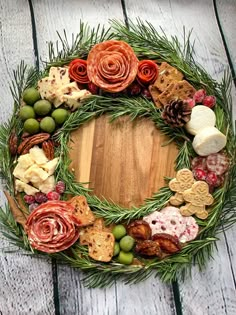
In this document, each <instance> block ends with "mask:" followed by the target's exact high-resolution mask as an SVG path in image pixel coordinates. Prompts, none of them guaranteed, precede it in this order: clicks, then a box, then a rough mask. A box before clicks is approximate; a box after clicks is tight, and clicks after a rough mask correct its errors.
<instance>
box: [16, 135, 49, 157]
mask: <svg viewBox="0 0 236 315" xmlns="http://www.w3.org/2000/svg"><path fill="white" fill-rule="evenodd" d="M49 138H50V134H49V133H46V132H41V133H38V134H36V135H33V136H31V137H27V138H25V139H24V140H23V141H22V142H21V144H20V145H19V147H18V149H17V153H18V154H26V153H29V150H30V149H31V148H32V147H33V146H34V145H36V144H40V143H42V142H44V141H45V140H48V139H49Z"/></svg>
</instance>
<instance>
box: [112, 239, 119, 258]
mask: <svg viewBox="0 0 236 315" xmlns="http://www.w3.org/2000/svg"><path fill="white" fill-rule="evenodd" d="M119 252H120V245H119V243H118V242H115V247H114V252H113V256H117V255H118V254H119Z"/></svg>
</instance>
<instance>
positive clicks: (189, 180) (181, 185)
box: [169, 168, 194, 206]
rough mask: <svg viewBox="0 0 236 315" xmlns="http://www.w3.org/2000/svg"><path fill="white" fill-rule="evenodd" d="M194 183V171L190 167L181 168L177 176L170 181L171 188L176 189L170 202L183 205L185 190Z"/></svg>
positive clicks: (174, 204)
mask: <svg viewBox="0 0 236 315" xmlns="http://www.w3.org/2000/svg"><path fill="white" fill-rule="evenodd" d="M193 183H194V178H193V173H192V172H191V171H190V170H189V169H187V168H183V169H182V170H179V171H178V172H177V174H176V178H173V179H172V180H171V181H170V182H169V187H170V189H171V190H172V191H175V195H174V196H172V197H171V198H170V200H169V202H170V203H171V204H172V205H173V206H179V205H181V204H182V203H183V202H184V198H183V192H184V191H185V190H187V189H189V188H191V187H192V185H193Z"/></svg>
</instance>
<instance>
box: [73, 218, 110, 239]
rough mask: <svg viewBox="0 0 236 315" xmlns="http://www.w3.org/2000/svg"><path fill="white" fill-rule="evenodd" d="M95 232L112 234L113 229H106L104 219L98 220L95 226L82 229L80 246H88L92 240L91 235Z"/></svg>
mask: <svg viewBox="0 0 236 315" xmlns="http://www.w3.org/2000/svg"><path fill="white" fill-rule="evenodd" d="M93 231H96V232H98V231H101V232H111V231H112V228H111V227H106V226H105V223H104V220H103V219H102V218H99V219H96V220H95V221H94V223H93V225H91V226H88V227H86V228H82V229H81V230H80V239H79V240H80V244H81V245H88V244H89V240H90V235H91V233H92V232H93Z"/></svg>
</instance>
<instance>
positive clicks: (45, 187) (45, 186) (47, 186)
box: [39, 176, 56, 194]
mask: <svg viewBox="0 0 236 315" xmlns="http://www.w3.org/2000/svg"><path fill="white" fill-rule="evenodd" d="M55 185H56V182H55V178H54V176H49V177H48V178H47V179H46V180H45V181H43V182H42V183H41V184H40V185H39V190H40V191H41V192H43V193H45V194H47V193H49V192H50V191H53V190H54V188H55Z"/></svg>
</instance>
